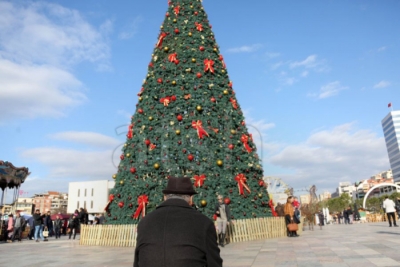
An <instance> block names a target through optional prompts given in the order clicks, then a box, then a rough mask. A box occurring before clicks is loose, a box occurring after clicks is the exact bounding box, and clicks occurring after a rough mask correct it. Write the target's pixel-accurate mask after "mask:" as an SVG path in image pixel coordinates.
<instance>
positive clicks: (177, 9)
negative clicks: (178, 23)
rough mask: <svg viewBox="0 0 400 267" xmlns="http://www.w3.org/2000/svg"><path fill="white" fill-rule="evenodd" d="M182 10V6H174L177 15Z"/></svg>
mask: <svg viewBox="0 0 400 267" xmlns="http://www.w3.org/2000/svg"><path fill="white" fill-rule="evenodd" d="M180 10H181V7H180V6H176V7H174V13H175V15H176V16H178V14H179V11H180Z"/></svg>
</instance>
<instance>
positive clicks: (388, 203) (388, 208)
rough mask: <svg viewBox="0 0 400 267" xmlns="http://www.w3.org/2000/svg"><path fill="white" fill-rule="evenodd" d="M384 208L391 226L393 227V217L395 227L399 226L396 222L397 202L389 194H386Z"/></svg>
mask: <svg viewBox="0 0 400 267" xmlns="http://www.w3.org/2000/svg"><path fill="white" fill-rule="evenodd" d="M383 208H384V209H385V212H386V216H387V218H388V221H389V227H392V220H391V219H393V225H394V227H398V225H397V224H396V216H395V214H394V213H395V212H396V204H395V203H394V202H393V200H391V199H390V198H389V197H388V196H385V201H383Z"/></svg>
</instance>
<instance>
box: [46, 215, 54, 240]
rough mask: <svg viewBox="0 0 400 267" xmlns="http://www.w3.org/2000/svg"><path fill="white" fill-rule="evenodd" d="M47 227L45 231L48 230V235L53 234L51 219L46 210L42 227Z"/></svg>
mask: <svg viewBox="0 0 400 267" xmlns="http://www.w3.org/2000/svg"><path fill="white" fill-rule="evenodd" d="M46 227H47V231H49V236H50V237H52V236H53V220H52V219H51V213H50V211H48V212H47V215H46V217H45V218H44V228H46Z"/></svg>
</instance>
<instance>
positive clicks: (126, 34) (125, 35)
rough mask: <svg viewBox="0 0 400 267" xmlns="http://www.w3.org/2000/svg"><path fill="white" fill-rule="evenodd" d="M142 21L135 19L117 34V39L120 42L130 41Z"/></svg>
mask: <svg viewBox="0 0 400 267" xmlns="http://www.w3.org/2000/svg"><path fill="white" fill-rule="evenodd" d="M142 21H143V18H142V17H140V16H139V17H136V18H135V19H134V20H133V21H131V22H129V23H128V24H127V25H126V26H125V27H124V29H123V30H122V31H121V32H120V33H119V35H118V38H119V39H121V40H127V39H131V38H132V37H133V36H135V34H136V33H137V32H138V28H139V25H140V23H142Z"/></svg>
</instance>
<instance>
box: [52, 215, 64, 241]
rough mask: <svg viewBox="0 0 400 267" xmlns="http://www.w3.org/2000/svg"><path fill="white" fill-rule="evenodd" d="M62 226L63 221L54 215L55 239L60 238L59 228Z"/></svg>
mask: <svg viewBox="0 0 400 267" xmlns="http://www.w3.org/2000/svg"><path fill="white" fill-rule="evenodd" d="M62 226H63V221H62V220H61V219H60V216H59V215H57V216H56V220H55V221H54V234H55V236H56V239H58V238H61V228H62Z"/></svg>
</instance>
